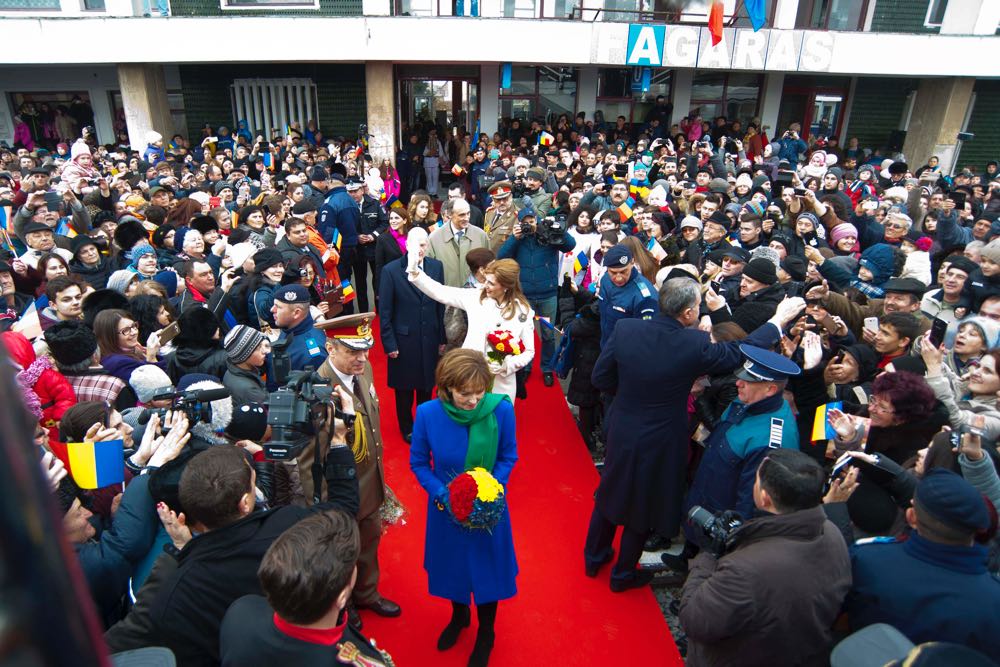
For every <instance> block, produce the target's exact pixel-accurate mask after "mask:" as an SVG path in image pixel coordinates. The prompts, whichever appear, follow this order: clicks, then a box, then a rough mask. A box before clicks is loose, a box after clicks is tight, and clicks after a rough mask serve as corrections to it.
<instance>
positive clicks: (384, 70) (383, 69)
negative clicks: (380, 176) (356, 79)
mask: <svg viewBox="0 0 1000 667" xmlns="http://www.w3.org/2000/svg"><path fill="white" fill-rule="evenodd" d="M395 87H396V85H395V80H394V79H393V75H392V63H390V62H367V63H365V93H366V99H367V106H368V134H369V135H370V136H369V138H368V142H369V143H368V150H369V152H370V153H371V155H372V158H374V160H375V164H378V163H379V162H381V160H382V159H383V158H389V159H390V160H392V162H393V164H395V161H396V96H395Z"/></svg>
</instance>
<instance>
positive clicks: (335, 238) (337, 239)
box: [327, 229, 344, 253]
mask: <svg viewBox="0 0 1000 667" xmlns="http://www.w3.org/2000/svg"><path fill="white" fill-rule="evenodd" d="M343 242H344V239H343V238H342V237H341V236H340V230H339V229H334V230H333V235H332V236H331V237H330V242H329V243H328V244H327V245H331V246H333V247H334V248H336V249H337V252H338V253H339V252H340V244H341V243H343Z"/></svg>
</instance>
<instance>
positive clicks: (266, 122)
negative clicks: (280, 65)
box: [230, 79, 319, 137]
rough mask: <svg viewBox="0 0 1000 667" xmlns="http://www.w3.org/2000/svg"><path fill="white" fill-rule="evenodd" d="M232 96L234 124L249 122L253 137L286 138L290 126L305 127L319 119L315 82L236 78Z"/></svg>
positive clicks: (231, 92) (231, 89)
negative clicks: (279, 136) (257, 135)
mask: <svg viewBox="0 0 1000 667" xmlns="http://www.w3.org/2000/svg"><path fill="white" fill-rule="evenodd" d="M230 95H231V98H232V105H233V125H236V122H237V121H240V120H245V121H247V125H248V126H249V128H250V131H251V132H252V133H253V134H257V133H258V132H262V133H263V134H264V136H265V137H267V136H274V135H275V134H281V135H283V134H285V128H286V126H288V125H289V124H290V123H296V122H297V123H298V124H299V127H301V128H305V127H306V123H307V122H308V121H310V120H314V119H317V118H319V108H318V106H317V104H318V101H317V99H316V84H314V83H313V82H312V80H311V79H236V80H234V81H233V85H232V86H231V87H230ZM267 130H269V132H268V131H267Z"/></svg>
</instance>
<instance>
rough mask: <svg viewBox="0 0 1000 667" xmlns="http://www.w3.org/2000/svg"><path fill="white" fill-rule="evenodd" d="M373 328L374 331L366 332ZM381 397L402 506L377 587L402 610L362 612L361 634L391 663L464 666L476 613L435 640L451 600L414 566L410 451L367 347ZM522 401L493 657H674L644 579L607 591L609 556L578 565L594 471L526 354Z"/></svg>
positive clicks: (383, 551) (419, 511)
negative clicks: (511, 569) (451, 636)
mask: <svg viewBox="0 0 1000 667" xmlns="http://www.w3.org/2000/svg"><path fill="white" fill-rule="evenodd" d="M377 338H378V336H377V335H376V339H377ZM371 361H372V366H373V367H374V370H375V381H376V385H377V389H378V393H379V397H380V400H381V407H382V409H381V412H382V436H383V438H384V441H385V470H386V481H387V483H388V484H389V485H390V486H391V487H392V488H393V490H394V491H395V492H396V494H397V496H398V497H399V499H400V500H401V501H402V502H403V504H404V505H405V506H406V508H407V510H408V515H407V517H406V525H403V526H394V527H392V528H390V529H389V531H388V533H386V534H385V535H384V536H383V537H382V544H381V547H380V548H379V561H380V564H381V569H382V579H381V583H380V585H379V589H380V591H381V592H382V594H383V595H385V596H386V597H387V598H389V599H391V600H394V601H396V602H398V603H399V604H400V606H401V607H402V608H403V615H402V616H401V617H399V618H395V619H386V618H380V617H378V616H375V615H374V614H372V613H371V612H368V611H362V618H363V620H364V633H365V634H366V635H367V636H368V637H371V638H374V639H375V640H376V641H377V643H378V645H379V646H380V647H382V648H384V649H386V650H388V651H389V652H390V653H391V654H392V656H393V659H394V660H395V661H396V664H397V665H400V667H423V666H426V665H441V666H449V665H454V666H456V667H458V666H464V665H465V664H466V661H467V660H468V657H469V654H470V653H471V651H472V645H473V643H474V641H475V628H476V621H475V619H473V622H472V626H471V627H470V628H469V629H468V630H466V631H465V632H463V634H462V637H461V638H460V639H459V642H458V645H457V646H455V647H454V648H453V649H451V650H449V651H446V652H439V651H438V650H437V647H436V643H437V637H438V635H439V634H440V632H441V630H442V629H443V628H444V626H445V625H446V624H447V623H448V619H449V618H450V614H451V606H450V605H449V604H448V602H447V601H445V600H441V599H439V598H434V597H431V596H430V595H429V594H428V593H427V575H426V573H425V572H424V569H423V557H424V521H425V516H426V503H427V495H426V494H425V493H424V490H423V489H422V488H421V487H420V485H419V484H418V483H417V480H416V478H415V477H414V476H413V474H412V473H411V472H410V467H409V450H408V446H407V444H406V443H405V442H404V441H403V439H402V437H400V434H399V428H398V426H397V425H396V416H395V405H394V397H393V392H392V390H390V389H389V388H388V387H386V385H385V372H386V366H385V356H384V353H383V352H382V349H381V345H380V344H379V343H376V346H375V348H374V349H373V350H372V355H371ZM528 396H529V397H528V399H527V400H525V401H517V404H516V415H517V436H518V437H517V441H518V455H519V457H520V459H519V460H518V463H517V465H516V466H515V468H514V473H513V475H512V476H511V481H510V488H509V490H508V499H509V502H510V512H511V520H512V523H513V527H514V544H515V547H516V549H517V560H518V564H519V566H520V575H519V576H518V579H517V587H518V594H517V596H516V597H514V598H512V599H511V600H507V601H505V602H501V603H500V607H499V612H498V614H497V622H496V632H497V641H496V645H495V647H494V649H493V654H492V656H491V658H490V664H491V665H492V666H494V667H508V666H515V665H516V666H526V667H533V666H535V665H559V666H560V667H571V666H574V665H604V664H644V665H682V664H683V662H682V660H681V658H680V655H679V654H678V652H677V648H676V646H675V645H674V642H673V640H672V638H671V636H670V630H669V628H668V627H667V624H666V621H664V619H663V616H662V614H661V613H660V609H659V606H658V605H657V603H656V600H655V599H654V597H653V593H652V592H651V591H650V589H649V588H645V589H641V590H634V591H629V592H627V593H622V594H615V593H612V592H611V591H610V590H609V588H608V574H609V571H610V567H609V566H605V568H604V569H602V570H601V573H600V574H599V575H598V577H597V578H596V579H589V578H587V577H586V576H585V575H584V573H583V542H584V537H585V535H586V531H587V522H588V520H589V518H590V512H591V510H592V509H593V493H594V489H595V488H596V487H597V481H598V476H597V472H596V470H595V469H594V465H593V463H592V461H591V459H590V456H589V454H588V453H587V449H586V447H585V446H584V444H583V440H582V439H581V437H580V435H579V432H578V431H577V429H576V426H575V425H574V422H573V417H572V415H570V413H569V409H568V408H567V407H566V401H565V399H564V398H563V396H562V393H561V392H560V391H559V387H558V386H554V387H545V386H544V384H542V381H541V373H540V372H538V368H537V363H536V368H535V372H534V373H533V374H532V379H531V380H530V381H529V384H528Z"/></svg>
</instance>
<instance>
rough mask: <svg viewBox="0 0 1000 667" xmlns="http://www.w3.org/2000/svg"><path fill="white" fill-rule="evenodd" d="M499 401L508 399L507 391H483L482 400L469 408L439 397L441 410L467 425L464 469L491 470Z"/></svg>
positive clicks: (498, 436) (456, 421)
mask: <svg viewBox="0 0 1000 667" xmlns="http://www.w3.org/2000/svg"><path fill="white" fill-rule="evenodd" d="M503 401H510V397H509V396H507V394H490V393H487V394H484V395H483V400H481V401H479V404H478V405H477V406H476V407H475V408H473V409H472V410H462V409H461V408H458V407H455V405H454V404H453V403H451V402H450V401H445V400H442V401H441V405H442V406H443V407H444V411H445V412H446V413H447V414H448V416H449V417H451V420H452V421H453V422H455V423H456V424H459V425H460V426H468V427H469V450H468V451H467V452H466V453H465V469H466V470H472V469H473V468H485V469H486V470H489V471H491V472H492V471H493V466H494V465H495V464H496V462H497V447H498V446H499V444H500V428H499V426H497V416H496V414H495V411H496V409H497V406H498V405H500V403H501V402H503Z"/></svg>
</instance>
